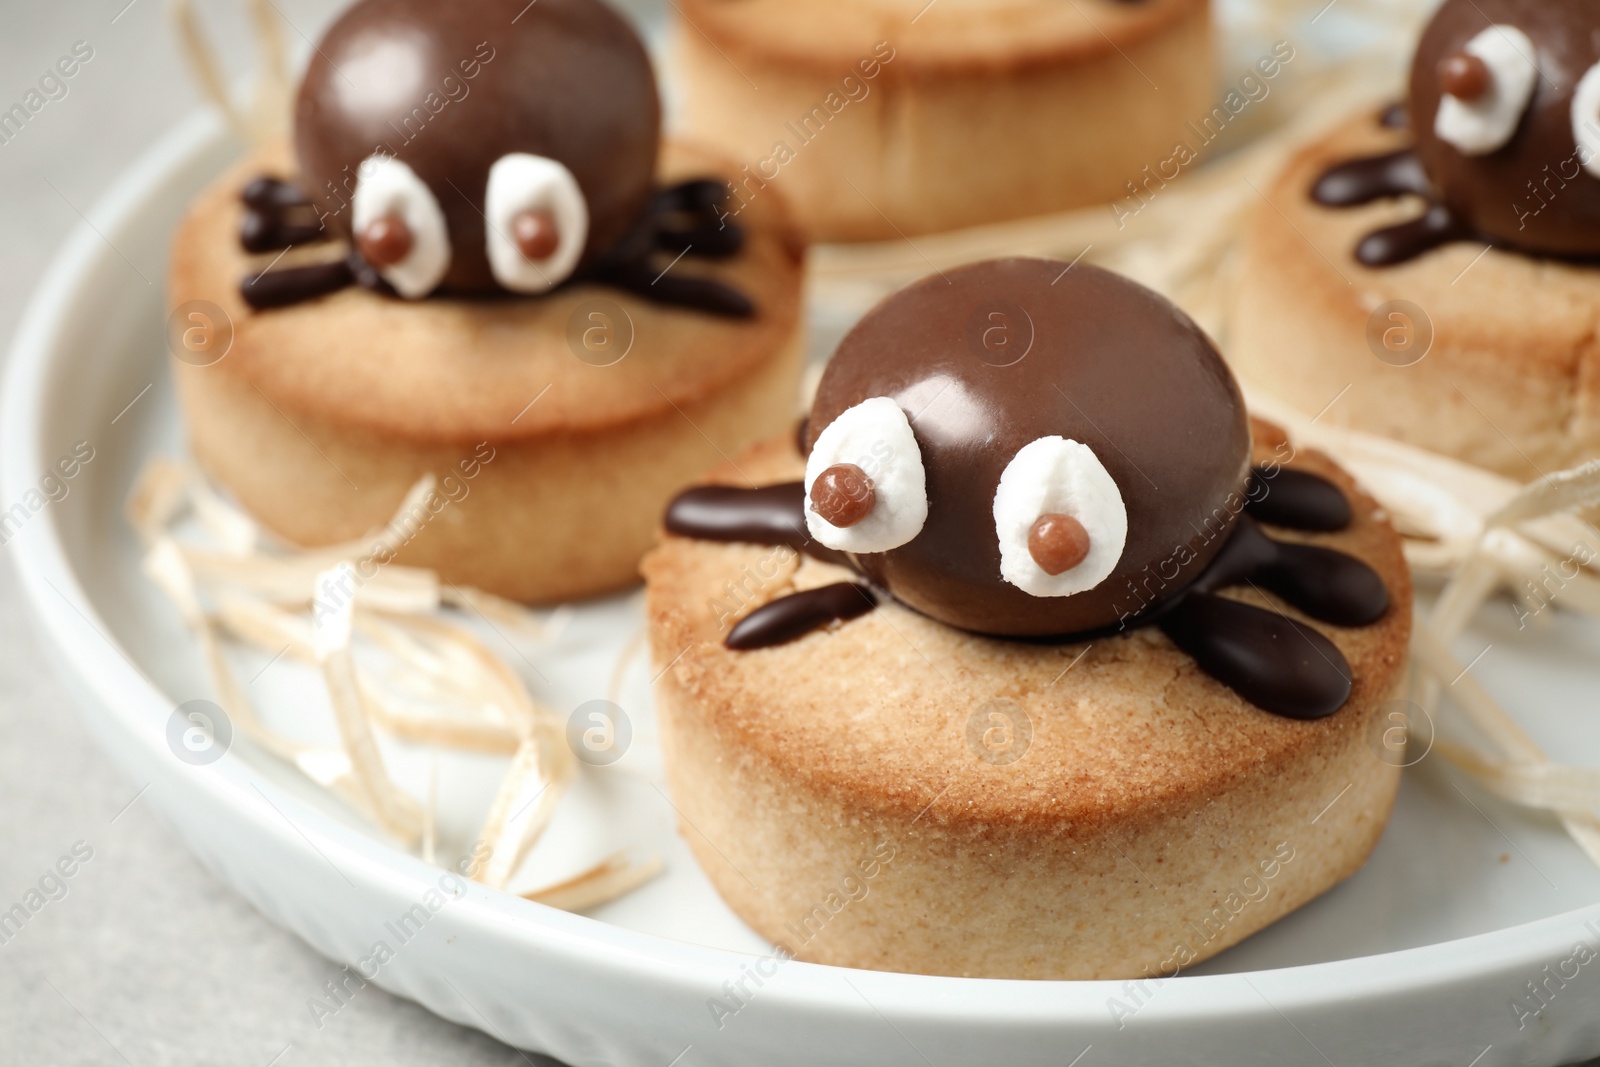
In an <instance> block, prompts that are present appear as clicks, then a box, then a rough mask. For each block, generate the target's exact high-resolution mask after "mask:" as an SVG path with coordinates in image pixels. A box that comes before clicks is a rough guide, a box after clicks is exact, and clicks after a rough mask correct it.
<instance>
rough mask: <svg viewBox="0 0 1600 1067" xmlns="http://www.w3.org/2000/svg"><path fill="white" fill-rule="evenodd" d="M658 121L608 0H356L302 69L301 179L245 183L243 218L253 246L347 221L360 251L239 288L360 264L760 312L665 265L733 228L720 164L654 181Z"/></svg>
mask: <svg viewBox="0 0 1600 1067" xmlns="http://www.w3.org/2000/svg"><path fill="white" fill-rule="evenodd" d="M659 139H660V102H659V100H658V98H657V95H656V88H655V80H654V75H653V72H652V71H651V67H650V61H649V58H648V57H647V55H646V54H645V51H644V48H643V46H642V45H641V43H640V42H639V40H638V38H637V36H636V35H635V34H634V32H633V31H632V29H631V28H629V26H628V25H627V24H626V23H625V22H624V21H623V20H622V18H621V17H620V16H618V15H617V14H616V13H615V12H613V11H612V10H611V9H610V8H609V7H607V6H606V5H605V4H604V3H602V2H601V0H540V3H538V4H537V5H530V6H529V7H528V8H527V9H526V10H525V11H523V12H522V13H521V14H520V15H518V16H517V17H516V18H515V19H512V18H511V17H510V16H508V15H507V13H506V10H505V7H504V5H502V4H498V3H494V2H493V0H461V2H459V3H453V4H450V5H448V6H440V5H437V4H434V3H430V2H427V0H362V2H361V3H358V4H356V5H354V6H353V7H351V8H350V9H349V10H348V11H346V12H345V14H344V15H343V16H342V17H341V18H340V19H339V20H338V21H337V22H335V23H334V25H333V26H332V28H331V29H329V31H328V32H327V34H326V35H325V36H324V38H323V40H322V41H321V43H320V44H319V46H318V48H317V49H316V50H315V52H314V54H313V56H312V59H311V62H310V65H309V67H308V69H307V71H306V74H305V77H304V79H303V81H302V82H301V86H300V91H299V94H298V97H297V104H296V109H295V136H294V141H295V148H296V153H297V156H298V159H299V163H300V172H301V173H300V179H299V183H298V184H291V183H287V182H278V181H274V180H272V179H266V180H261V181H257V182H255V183H252V185H251V186H250V187H248V188H247V189H246V190H245V194H244V200H245V204H246V209H247V211H246V218H245V221H244V224H243V227H242V230H241V241H242V243H243V244H244V246H245V248H246V250H247V251H252V252H263V251H271V250H274V249H278V248H286V247H289V246H290V245H293V244H300V243H307V242H312V241H316V240H326V239H329V238H342V239H343V240H345V241H346V242H348V243H349V245H350V252H349V255H348V256H347V258H346V259H345V260H344V261H343V262H342V263H341V262H337V261H336V262H333V263H324V264H317V265H314V266H312V267H308V268H296V269H290V270H284V271H268V272H267V273H266V274H265V275H262V276H260V277H257V278H252V279H250V280H248V281H246V283H245V284H244V285H243V286H242V292H243V294H244V296H245V298H246V300H248V301H249V302H250V303H251V304H252V305H254V306H256V307H271V306H277V305H281V304H284V303H292V302H294V301H296V300H300V299H305V298H308V297H310V296H315V295H320V294H321V293H323V292H328V291H331V290H333V289H336V288H339V287H340V286H342V285H346V284H349V283H350V282H351V281H356V282H360V283H361V284H364V285H367V286H369V287H370V288H373V289H376V290H379V291H382V292H387V293H389V294H391V295H398V296H401V297H404V298H407V299H419V298H422V297H426V296H429V295H432V294H435V293H438V294H449V295H464V296H484V295H495V294H507V293H521V294H536V293H541V292H545V291H548V290H549V289H552V288H554V287H555V286H557V285H560V284H562V283H564V282H566V281H568V280H569V279H574V278H580V279H581V278H587V279H593V280H600V281H606V282H609V283H611V284H615V285H618V286H619V287H621V288H625V289H629V290H633V291H636V292H640V293H641V294H642V295H645V296H647V297H648V298H650V299H654V300H657V301H661V302H667V303H683V304H688V305H691V306H696V307H699V308H701V309H702V310H706V311H711V312H715V313H721V314H728V315H735V316H743V315H748V314H750V313H751V312H752V310H753V309H752V307H751V305H750V303H749V301H748V300H746V299H745V298H744V297H743V296H742V295H741V294H739V293H737V292H735V291H734V290H732V289H729V288H728V287H727V286H725V285H722V284H721V283H718V282H714V281H709V280H705V279H693V278H688V277H674V278H672V279H670V280H666V282H665V285H664V286H663V285H661V284H655V283H656V280H657V279H658V278H659V276H660V275H661V273H662V268H663V267H664V266H665V265H666V262H667V259H669V258H670V256H671V255H672V254H676V253H679V252H684V253H686V254H695V255H701V256H726V255H731V254H733V253H734V252H736V251H738V249H739V247H740V243H741V242H740V233H739V231H738V230H737V229H734V228H728V227H723V226H721V225H719V224H718V221H717V211H716V207H717V204H718V203H719V202H720V201H721V200H722V198H723V197H724V196H725V195H726V189H725V187H724V185H723V184H722V183H720V182H711V181H695V182H688V183H684V184H682V185H678V186H674V187H672V188H671V189H667V190H661V191H658V190H657V189H656V188H655V171H656V162H657V154H658V146H659ZM658 254H660V255H661V256H663V257H664V258H661V262H659V263H657V262H655V259H656V258H657V257H658ZM274 275H277V276H276V277H274Z"/></svg>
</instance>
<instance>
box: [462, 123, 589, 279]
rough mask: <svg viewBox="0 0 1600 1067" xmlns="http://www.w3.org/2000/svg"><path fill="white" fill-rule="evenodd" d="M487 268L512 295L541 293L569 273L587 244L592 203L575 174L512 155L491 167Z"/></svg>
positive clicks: (486, 205)
mask: <svg viewBox="0 0 1600 1067" xmlns="http://www.w3.org/2000/svg"><path fill="white" fill-rule="evenodd" d="M484 214H485V215H486V216H488V220H489V226H488V242H489V247H488V253H489V268H490V269H491V270H493V271H494V276H495V280H496V281H498V282H499V283H500V284H501V285H503V286H505V287H506V288H507V289H510V290H511V291H512V292H513V293H543V292H545V291H547V290H550V289H554V288H555V287H556V286H558V285H560V284H561V283H562V282H564V281H566V280H567V277H568V276H569V275H571V273H572V271H573V268H575V267H576V266H577V265H578V259H579V258H580V257H581V256H582V255H583V248H584V245H585V244H586V243H587V242H588V240H589V205H588V204H587V203H586V202H585V201H584V199H583V191H582V190H580V189H579V188H578V179H576V178H574V177H573V176H572V172H571V171H570V170H568V169H567V168H566V167H564V166H562V165H561V164H560V163H557V162H556V161H555V160H553V159H546V158H545V157H544V156H535V155H530V154H529V153H527V152H513V153H511V154H510V155H506V156H501V157H500V158H499V159H497V160H495V162H494V166H492V167H490V168H489V190H488V193H487V195H486V196H485V197H484Z"/></svg>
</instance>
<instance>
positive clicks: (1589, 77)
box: [1572, 63, 1600, 178]
mask: <svg viewBox="0 0 1600 1067" xmlns="http://www.w3.org/2000/svg"><path fill="white" fill-rule="evenodd" d="M1572 140H1573V141H1574V142H1575V143H1576V144H1577V146H1578V158H1579V160H1580V161H1582V163H1583V169H1584V170H1586V171H1588V172H1589V173H1590V174H1593V175H1594V176H1595V177H1596V178H1600V63H1596V64H1595V65H1594V66H1592V67H1590V68H1589V69H1588V70H1587V71H1585V72H1584V75H1583V78H1582V79H1581V80H1580V81H1579V82H1578V87H1577V89H1575V90H1573V93H1572Z"/></svg>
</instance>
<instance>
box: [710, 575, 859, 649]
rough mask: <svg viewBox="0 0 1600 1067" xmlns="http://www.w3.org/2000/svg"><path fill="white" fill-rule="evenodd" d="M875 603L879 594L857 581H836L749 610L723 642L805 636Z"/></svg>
mask: <svg viewBox="0 0 1600 1067" xmlns="http://www.w3.org/2000/svg"><path fill="white" fill-rule="evenodd" d="M877 606H878V595H877V594H876V593H874V592H873V591H872V588H871V587H870V586H866V585H862V584H860V583H859V582H836V583H835V584H833V585H824V586H820V587H818V588H816V589H805V590H802V591H800V592H798V593H790V594H789V595H788V596H781V597H779V598H778V599H776V600H774V601H771V602H770V603H767V604H763V605H762V606H761V607H759V608H757V609H756V610H754V611H752V612H751V613H750V614H748V615H746V616H745V617H744V618H742V619H740V620H739V622H738V624H737V625H736V626H734V628H733V629H732V630H730V631H729V632H728V636H727V639H726V640H725V641H724V642H723V643H724V644H725V645H727V647H729V648H731V649H736V650H748V649H753V648H771V647H772V646H773V645H781V644H785V643H787V642H789V641H793V640H796V639H797V638H801V637H804V636H805V635H806V634H808V633H811V632H812V631H813V630H818V629H821V628H822V627H824V626H826V625H828V624H829V623H832V622H842V621H844V620H846V619H854V618H856V617H858V616H861V615H865V614H866V613H867V612H869V611H871V610H872V609H873V608H875V607H877Z"/></svg>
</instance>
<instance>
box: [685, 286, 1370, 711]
mask: <svg viewBox="0 0 1600 1067" xmlns="http://www.w3.org/2000/svg"><path fill="white" fill-rule="evenodd" d="M996 316H998V318H997V317H996ZM997 328H998V329H1002V330H1005V331H1008V333H1007V335H1006V336H1004V337H1002V336H1001V335H998V334H994V333H989V332H986V331H990V330H993V329H997ZM797 443H798V444H799V446H800V447H801V450H802V452H803V453H807V458H808V464H807V479H806V481H804V482H798V483H790V484H787V485H780V486H768V487H765V488H761V489H753V490H752V489H739V488H732V487H726V486H706V487H700V488H697V489H691V490H689V491H687V492H685V493H683V494H681V495H680V496H679V497H678V498H677V499H676V500H675V501H674V502H673V503H672V505H671V507H670V508H669V509H668V512H667V516H666V526H667V529H668V530H669V531H671V532H673V533H676V534H679V535H682V536H690V537H698V538H701V539H707V540H718V541H752V542H758V543H770V544H787V545H790V546H791V547H794V548H796V549H798V550H800V551H803V552H806V553H808V554H810V555H813V556H816V557H818V558H820V559H823V560H824V561H827V562H831V563H837V564H841V565H843V566H847V567H849V568H851V569H852V570H855V571H856V572H857V573H858V574H859V575H861V577H862V578H863V579H865V581H864V582H861V583H854V582H845V583H839V584H837V585H833V586H827V587H824V588H822V589H813V590H807V591H804V592H801V593H796V594H792V595H790V596H786V597H781V598H779V599H777V600H775V601H772V602H771V603H768V604H766V605H764V606H762V607H760V608H758V609H756V610H755V611H754V612H752V613H751V614H749V615H748V616H746V617H745V618H744V619H742V620H740V622H739V623H738V624H737V625H735V626H734V628H733V629H732V630H731V631H730V632H729V634H728V637H727V639H726V641H727V644H728V646H729V647H730V648H736V649H753V648H760V647H765V646H767V645H771V644H777V643H781V642H783V641H787V640H792V639H794V638H796V637H798V636H801V635H802V634H804V633H806V632H809V631H810V630H812V629H815V628H816V627H818V626H821V625H825V624H827V623H830V622H832V621H835V620H840V619H849V618H854V617H855V616H858V615H861V614H863V613H865V612H866V611H869V610H871V609H872V607H873V606H875V605H876V604H877V603H878V602H879V601H880V600H881V599H882V598H883V597H885V596H887V597H892V598H893V599H895V600H898V601H900V602H901V603H903V604H905V605H906V606H908V607H910V608H913V609H915V610H917V611H920V612H921V613H923V614H925V615H928V616H930V617H932V618H934V619H937V620H939V621H940V622H944V623H947V624H949V625H952V626H956V627H959V628H961V629H966V630H972V631H974V632H977V633H983V634H989V635H994V636H999V637H1010V638H1019V639H1027V640H1035V641H1038V640H1060V641H1078V640H1084V639H1088V638H1090V637H1094V636H1097V635H1101V634H1107V633H1116V632H1119V631H1121V630H1125V629H1127V628H1129V627H1133V626H1143V625H1159V626H1161V627H1162V629H1163V630H1164V631H1165V632H1166V633H1167V634H1168V635H1169V637H1171V638H1172V640H1173V642H1174V643H1175V644H1177V645H1178V646H1179V647H1180V648H1182V649H1184V650H1185V651H1186V652H1188V653H1189V654H1190V655H1192V656H1193V657H1194V658H1195V660H1196V661H1197V663H1199V665H1200V666H1201V667H1202V668H1203V669H1204V670H1206V671H1207V672H1208V673H1210V674H1212V675H1213V676H1215V677H1217V678H1218V679H1219V680H1221V681H1223V682H1224V683H1225V684H1227V685H1229V686H1231V687H1232V688H1234V689H1235V690H1237V691H1238V692H1239V693H1240V694H1241V695H1243V696H1244V697H1245V698H1246V699H1248V700H1250V701H1252V702H1254V703H1256V704H1257V705H1259V706H1261V707H1263V708H1266V709H1267V710H1269V711H1273V712H1277V713H1279V714H1283V715H1289V716H1293V717H1296V718H1316V717H1320V716H1323V715H1328V714H1331V713H1332V712H1334V711H1336V710H1337V709H1338V708H1339V707H1340V706H1342V705H1343V703H1344V701H1345V699H1346V698H1347V697H1348V696H1349V693H1350V688H1351V679H1350V670H1349V666H1348V664H1347V663H1346V661H1345V658H1344V656H1343V655H1342V654H1341V653H1340V651H1339V649H1338V648H1337V647H1336V646H1335V645H1334V644H1333V643H1332V642H1331V641H1329V640H1328V639H1327V638H1326V637H1324V636H1323V635H1322V634H1320V633H1318V632H1317V631H1316V630H1314V629H1312V628H1310V627H1308V626H1305V625H1303V624H1301V623H1299V622H1296V621H1294V620H1291V619H1289V618H1288V617H1287V616H1285V615H1283V614H1282V613H1281V612H1276V611H1271V610H1267V609H1264V608H1260V607H1256V606H1254V605H1250V604H1246V603H1243V602H1240V601H1237V600H1233V599H1229V598H1225V597H1222V596H1219V595H1218V593H1219V592H1220V591H1221V590H1223V589H1225V588H1227V587H1229V586H1236V585H1243V584H1250V583H1253V584H1256V585H1258V586H1260V587H1261V588H1264V589H1267V590H1270V591H1271V592H1273V593H1275V594H1277V595H1278V596H1280V597H1282V598H1283V599H1284V600H1286V601H1288V602H1289V603H1291V604H1293V605H1294V606H1295V607H1297V608H1299V609H1300V610H1301V611H1303V612H1305V613H1306V614H1307V615H1310V616H1311V617H1313V618H1318V619H1322V620H1324V621H1327V622H1331V623H1334V624H1337V625H1341V626H1354V625H1364V624H1367V623H1370V622H1373V621H1375V620H1376V619H1378V618H1380V617H1381V616H1382V615H1383V614H1384V613H1385V611H1387V609H1388V593H1387V590H1386V589H1385V588H1384V585H1383V582H1382V580H1381V579H1380V578H1379V577H1378V575H1377V574H1376V573H1375V572H1374V571H1372V569H1371V568H1370V567H1368V566H1367V565H1366V564H1365V563H1362V562H1361V561H1359V560H1356V559H1354V558H1353V557H1350V556H1348V555H1345V554H1343V553H1339V552H1336V551H1333V550H1330V549H1326V548H1320V547H1313V546H1306V545H1298V544H1290V543H1282V542H1278V541H1276V540H1274V539H1272V538H1271V537H1269V536H1268V535H1267V534H1266V533H1265V532H1264V531H1263V530H1262V529H1261V528H1260V526H1259V525H1258V524H1257V521H1256V520H1257V518H1259V519H1260V520H1261V521H1264V522H1270V523H1273V524H1276V525H1283V526H1288V527H1291V528H1299V529H1305V530H1319V531H1327V530H1334V529H1339V528H1342V527H1343V526H1345V525H1347V524H1348V523H1349V522H1350V519H1351V514H1350V507H1349V504H1348V502H1347V501H1346V500H1345V499H1344V497H1343V494H1342V493H1341V492H1340V491H1339V490H1338V488H1337V487H1335V486H1333V485H1332V484H1331V483H1329V482H1327V481H1325V480H1323V479H1320V478H1317V477H1315V476H1313V475H1309V474H1306V473H1303V472H1298V471H1290V470H1283V469H1278V468H1271V469H1257V470H1254V471H1252V470H1251V469H1250V467H1249V447H1250V445H1249V432H1248V426H1247V423H1246V420H1245V413H1244V406H1243V402H1242V400H1241V399H1240V396H1239V392H1238V388H1237V386H1236V385H1235V383H1234V381H1233V379H1232V376H1231V375H1230V374H1229V372H1228V370H1227V368H1226V366H1225V365H1224V364H1223V363H1222V360H1221V358H1220V357H1219V356H1218V355H1217V353H1216V351H1215V349H1214V348H1213V347H1212V346H1211V344H1210V342H1209V341H1208V340H1207V339H1206V338H1205V336H1204V334H1203V333H1201V331H1200V330H1199V328H1198V327H1196V326H1195V325H1194V323H1193V322H1191V321H1190V320H1189V319H1188V318H1187V317H1186V316H1184V315H1183V314H1182V312H1180V311H1178V309H1177V308H1175V307H1173V306H1172V305H1171V304H1170V303H1168V302H1167V301H1165V300H1164V299H1162V298H1161V297H1159V296H1157V295H1156V294H1154V293H1151V292H1149V291H1148V290H1145V289H1143V288H1142V287H1140V286H1137V285H1135V284H1134V283H1132V282H1129V281H1127V280H1126V279H1123V278H1120V277H1118V276H1117V275H1114V274H1110V273H1108V272H1105V271H1101V270H1098V269H1096V268H1093V267H1086V266H1077V267H1073V268H1071V269H1070V270H1069V269H1068V268H1067V265H1066V264H1064V263H1056V262H1052V261H1046V260H1004V261H995V262H989V263H980V264H976V265H973V266H970V267H965V268H962V269H960V270H955V271H951V272H949V273H948V274H946V275H943V276H940V277H936V278H931V279H928V280H925V281H923V282H921V283H918V284H917V285H914V286H912V287H910V288H908V289H906V290H903V291H901V292H900V293H897V294H895V295H894V296H891V297H890V298H888V299H887V300H886V301H884V302H883V303H882V304H880V305H879V306H878V307H877V308H876V309H874V310H873V311H872V312H870V313H869V314H868V315H867V317H866V318H865V319H864V320H863V321H862V322H861V323H860V324H859V325H858V326H857V327H856V328H855V329H854V330H853V331H852V332H851V334H850V335H849V336H847V337H846V338H845V340H844V341H843V342H842V343H841V345H840V347H839V350H838V352H837V353H836V354H835V356H834V359H833V362H831V363H830V364H829V366H828V369H827V371H826V372H825V373H824V375H823V379H822V382H821V384H820V386H819V388H818V392H817V397H816V400H815V401H814V403H813V406H812V410H811V415H810V417H809V419H808V420H807V424H806V427H805V428H804V429H803V430H802V432H801V434H800V435H799V441H798V442H797ZM919 494H920V495H919ZM875 520H878V521H877V524H876V526H875V527H872V528H867V527H868V524H869V523H872V522H874V521H875ZM856 531H862V532H860V533H859V534H858V533H857V532H856ZM1062 531H1066V532H1065V533H1063V532H1062Z"/></svg>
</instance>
